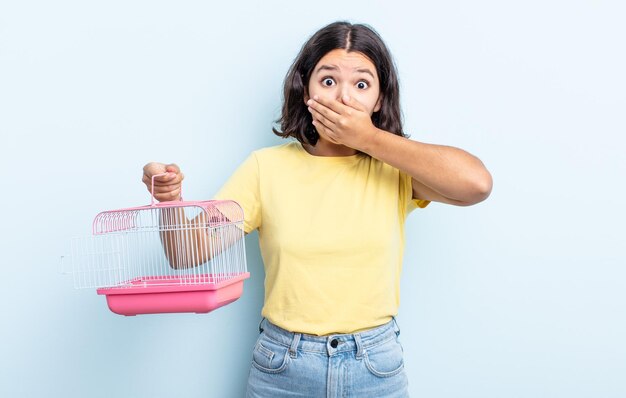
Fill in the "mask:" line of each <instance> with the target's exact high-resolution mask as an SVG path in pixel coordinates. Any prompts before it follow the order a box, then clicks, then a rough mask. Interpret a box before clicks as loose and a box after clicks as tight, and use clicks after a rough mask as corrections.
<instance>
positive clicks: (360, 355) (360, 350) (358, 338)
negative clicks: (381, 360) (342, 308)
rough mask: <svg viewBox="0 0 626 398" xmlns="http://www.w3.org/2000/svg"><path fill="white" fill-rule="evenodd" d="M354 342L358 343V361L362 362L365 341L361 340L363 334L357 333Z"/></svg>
mask: <svg viewBox="0 0 626 398" xmlns="http://www.w3.org/2000/svg"><path fill="white" fill-rule="evenodd" d="M353 336H354V342H355V343H356V359H358V360H361V358H363V341H362V340H361V334H360V333H355V334H354V335H353Z"/></svg>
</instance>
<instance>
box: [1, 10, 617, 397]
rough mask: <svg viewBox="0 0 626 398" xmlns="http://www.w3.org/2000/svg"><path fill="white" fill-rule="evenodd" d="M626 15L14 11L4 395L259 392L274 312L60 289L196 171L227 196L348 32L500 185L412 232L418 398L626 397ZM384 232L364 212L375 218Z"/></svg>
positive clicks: (410, 295)
mask: <svg viewBox="0 0 626 398" xmlns="http://www.w3.org/2000/svg"><path fill="white" fill-rule="evenodd" d="M625 11H626V7H625V6H624V5H623V3H622V2H619V1H591V0H590V1H564V0H563V1H558V0H542V1H538V0H529V1H523V2H522V1H518V2H502V1H495V0H494V1H489V0H476V1H471V2H467V1H458V0H457V1H437V2H426V1H417V2H408V1H407V2H400V1H363V0H360V1H357V0H350V1H343V2H339V1H317V2H297V1H263V2H261V1H259V2H252V1H250V2H243V1H233V2H208V1H205V2H202V1H180V2H174V1H108V2H85V1H66V0H61V1H52V2H46V1H10V0H3V1H1V2H0V134H1V140H0V162H1V163H0V164H1V171H0V173H1V174H0V175H1V177H0V192H1V193H0V205H1V208H2V232H1V234H2V239H1V240H0V245H1V246H0V248H1V251H2V257H1V258H2V260H0V261H1V264H2V265H1V266H2V275H3V278H2V282H1V288H0V295H1V299H0V325H1V326H0V396H2V397H7V398H8V397H67V398H70V397H81V398H83V397H124V398H125V397H172V396H184V397H220V398H221V397H225V398H231V397H233V398H237V397H241V396H243V392H244V389H245V382H246V379H247V373H248V368H249V364H250V360H251V350H252V346H253V344H254V341H255V339H256V336H257V333H258V332H257V325H258V322H259V320H260V309H261V306H262V300H263V278H264V273H263V266H262V263H261V260H260V254H259V250H258V241H257V236H256V234H252V235H250V236H248V237H247V238H246V245H247V254H248V260H249V264H248V266H249V270H250V272H251V274H252V276H251V278H250V279H249V280H248V281H246V283H245V289H244V294H243V296H242V298H241V299H240V300H239V301H237V302H235V303H233V304H231V305H229V306H227V307H224V308H221V309H219V310H217V311H215V312H213V313H210V314H207V315H192V314H173V315H152V316H138V317H128V318H127V317H122V316H118V315H115V314H113V313H111V312H110V311H109V310H108V309H107V307H106V303H105V299H104V298H103V297H101V296H98V295H96V293H95V291H94V290H93V289H88V290H75V289H74V288H73V285H72V280H71V277H70V276H68V275H63V274H61V273H60V272H59V263H60V256H61V255H64V254H68V250H69V248H68V246H69V240H70V238H71V237H73V236H81V235H88V234H89V233H90V226H91V222H92V220H93V217H94V216H95V215H96V214H97V213H98V212H99V211H101V210H110V209H117V208H122V207H128V206H137V205H142V204H147V203H149V196H148V194H147V192H146V190H145V188H144V187H143V185H142V183H141V181H140V178H141V168H142V166H143V165H144V164H145V163H146V162H148V161H152V160H155V161H161V162H176V163H178V164H179V165H180V166H181V168H182V169H183V171H184V172H185V175H186V179H185V185H184V190H185V197H186V198H187V199H208V198H210V197H211V195H213V193H214V192H215V191H216V190H217V189H218V188H219V187H220V186H221V184H222V183H223V182H224V181H225V180H226V179H227V178H228V176H229V175H230V173H231V172H232V171H233V170H234V169H235V168H236V167H237V165H238V164H239V163H240V162H241V161H242V160H243V159H244V158H245V157H246V156H247V155H248V154H249V153H250V152H251V151H253V150H255V149H258V148H261V147H264V146H270V145H275V144H278V143H281V142H283V141H281V140H280V139H279V138H277V137H275V136H273V134H272V133H271V127H272V123H273V121H274V120H275V119H276V118H277V117H278V115H279V111H280V106H281V94H282V92H281V90H282V80H283V77H284V75H285V73H286V72H287V69H288V67H289V66H290V64H291V62H292V60H293V58H294V57H295V56H296V54H297V52H298V51H299V49H300V47H301V45H302V44H303V43H304V41H305V40H306V39H307V38H308V37H309V36H310V35H311V34H313V33H314V32H315V31H316V30H317V29H319V28H320V27H322V26H324V25H326V24H327V23H330V22H332V21H335V20H343V19H347V20H349V21H351V22H363V23H368V24H370V25H372V26H373V27H374V28H375V29H376V30H378V32H379V33H380V34H381V35H382V37H383V39H384V40H385V41H386V43H387V44H388V46H389V47H390V49H391V51H392V53H393V54H394V56H395V61H396V63H397V66H398V69H399V73H400V79H401V93H402V98H401V99H402V108H403V112H404V117H405V127H406V131H407V132H409V133H410V134H411V137H412V139H414V140H419V141H424V142H430V143H437V144H446V145H452V146H458V147H461V148H463V149H466V150H468V151H470V152H471V153H474V154H476V155H477V156H479V157H480V158H481V159H482V160H483V161H484V162H485V164H486V165H487V167H488V168H489V169H490V171H491V172H492V174H493V177H494V181H495V184H494V189H493V193H492V195H491V197H490V198H489V199H488V200H487V201H486V202H484V203H481V204H479V205H476V206H473V207H469V208H455V207H452V206H446V205H441V204H432V205H431V206H429V207H428V208H426V209H424V210H416V211H415V212H414V213H413V214H412V215H411V216H410V217H409V219H408V224H407V248H406V255H405V263H404V273H403V279H402V297H401V298H402V303H401V307H400V314H399V323H400V326H401V328H402V334H401V341H402V342H403V346H404V351H405V356H406V358H405V361H406V369H407V372H408V375H409V380H410V391H411V394H412V396H413V397H425V398H459V397H461V398H466V397H467V398H503V397H506V398H544V397H545V398H561V397H562V398H583V397H589V398H618V397H624V396H626V381H625V380H624V375H626V344H625V342H624V338H625V336H626V317H625V313H624V309H625V304H626V271H625V270H624V265H625V261H624V260H625V259H626V256H625V255H624V246H625V245H624V244H625V243H626V242H625V239H624V224H625V221H626V217H625V211H624V206H623V204H622V201H623V198H624V197H625V196H626V188H625V185H624V181H625V180H626V179H625V177H626V164H625V163H626V161H625V159H626V156H624V153H623V152H624V150H623V148H624V144H625V143H626V138H625V136H626V123H625V119H624V113H625V110H626V96H625V94H624V93H626V81H625V78H624V71H626V55H625V52H624V38H625V37H626V28H625V27H624V26H625V25H624V24H623V21H624V18H625V17H626V12H625ZM364 216H366V215H364Z"/></svg>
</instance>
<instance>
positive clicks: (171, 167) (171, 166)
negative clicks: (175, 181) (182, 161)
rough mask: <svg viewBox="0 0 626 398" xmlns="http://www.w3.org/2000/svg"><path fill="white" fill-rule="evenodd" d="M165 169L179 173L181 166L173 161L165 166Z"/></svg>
mask: <svg viewBox="0 0 626 398" xmlns="http://www.w3.org/2000/svg"><path fill="white" fill-rule="evenodd" d="M165 171H168V172H172V173H176V174H178V173H180V167H178V165H177V164H176V163H171V164H168V165H166V166H165Z"/></svg>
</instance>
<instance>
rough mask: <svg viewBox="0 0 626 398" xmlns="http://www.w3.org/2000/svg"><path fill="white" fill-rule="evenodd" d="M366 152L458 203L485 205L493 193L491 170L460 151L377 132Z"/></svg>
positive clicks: (381, 131) (373, 135) (365, 148)
mask: <svg viewBox="0 0 626 398" xmlns="http://www.w3.org/2000/svg"><path fill="white" fill-rule="evenodd" d="M363 152H366V153H367V154H369V155H370V156H372V157H374V158H376V159H378V160H380V161H382V162H385V163H387V164H389V165H391V166H393V167H396V168H397V169H399V170H402V171H403V172H405V173H407V174H408V175H410V176H411V177H412V178H413V179H415V180H416V181H418V182H419V183H421V184H423V185H425V186H426V187H428V188H430V189H431V190H433V191H435V192H437V193H439V194H440V195H441V196H443V197H445V198H448V199H450V200H451V201H453V202H457V203H458V204H465V205H468V204H474V203H478V202H481V201H483V200H484V199H486V198H487V197H488V196H489V193H490V192H491V185H492V179H491V174H490V173H489V171H488V170H487V169H486V168H485V166H484V165H483V163H482V162H481V161H480V159H478V158H477V157H475V156H473V155H471V154H470V153H468V152H466V151H464V150H462V149H459V148H454V147H450V146H444V145H433V144H425V143H421V142H417V141H412V140H409V139H407V138H404V137H400V136H397V135H394V134H391V133H388V132H386V131H383V130H380V129H376V132H375V134H372V135H371V138H370V139H369V140H368V141H367V144H366V146H365V147H364V148H363ZM420 199H429V198H427V197H424V198H420Z"/></svg>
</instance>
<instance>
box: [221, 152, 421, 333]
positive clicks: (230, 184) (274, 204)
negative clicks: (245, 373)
mask: <svg viewBox="0 0 626 398" xmlns="http://www.w3.org/2000/svg"><path fill="white" fill-rule="evenodd" d="M216 199H232V200H235V201H236V202H238V203H239V204H240V205H241V206H242V207H243V210H244V217H245V221H244V228H245V232H246V233H248V232H250V231H252V230H254V229H256V228H258V230H259V244H260V247H261V255H262V257H263V262H264V265H265V303H264V306H263V310H262V315H263V316H264V317H266V318H267V319H268V320H269V321H270V322H272V323H273V324H275V325H278V326H280V327H282V328H283V329H287V330H290V331H292V332H300V333H308V334H314V335H325V334H331V333H353V332H357V331H360V330H363V329H369V328H372V327H376V326H379V325H382V324H384V323H386V322H388V321H389V320H391V317H392V316H393V315H396V314H397V312H398V306H399V304H400V273H401V270H402V254H403V250H404V221H405V218H406V216H407V215H408V213H409V212H410V211H411V210H413V209H415V207H425V206H426V205H428V203H429V202H428V201H425V200H413V199H412V189H411V177H410V176H408V175H407V174H405V173H403V172H400V171H399V170H398V169H396V168H393V167H391V166H389V165H387V164H385V163H383V162H381V161H379V160H377V159H374V158H372V157H370V156H368V155H365V154H357V155H353V156H343V157H322V156H313V155H310V154H309V153H308V152H306V150H305V149H304V148H303V147H302V145H301V144H300V143H299V142H297V141H292V142H290V143H287V144H283V145H278V146H274V147H270V148H264V149H261V150H258V151H255V152H253V153H252V154H251V155H250V156H249V157H248V159H246V161H245V162H244V163H243V164H242V165H241V166H240V167H239V168H238V169H237V170H236V171H235V173H234V174H233V175H232V176H231V177H230V179H229V180H228V181H227V182H226V184H225V185H224V186H223V187H222V189H221V190H220V191H219V192H218V194H217V195H216Z"/></svg>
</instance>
